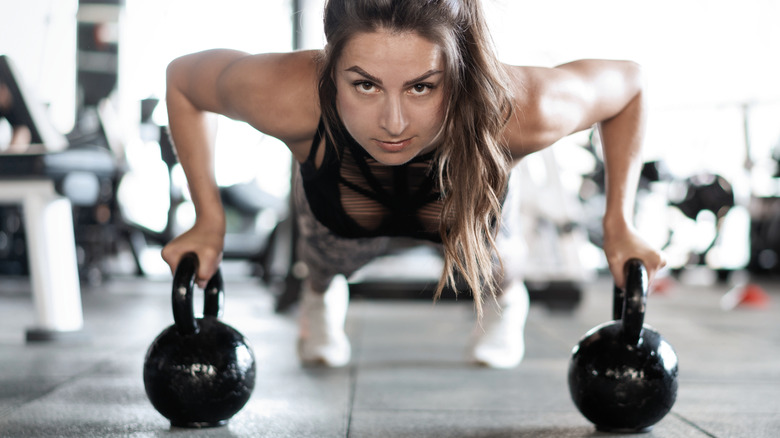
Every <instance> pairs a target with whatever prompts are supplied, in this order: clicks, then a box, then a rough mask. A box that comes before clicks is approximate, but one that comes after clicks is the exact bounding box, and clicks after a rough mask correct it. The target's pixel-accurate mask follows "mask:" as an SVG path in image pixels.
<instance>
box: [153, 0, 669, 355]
mask: <svg viewBox="0 0 780 438" xmlns="http://www.w3.org/2000/svg"><path fill="white" fill-rule="evenodd" d="M324 25H325V35H326V38H327V45H326V48H325V50H324V51H300V52H294V53H284V54H263V55H255V56H249V55H247V54H244V53H240V52H235V51H227V50H218V51H208V52H203V53H198V54H193V55H188V56H184V57H182V58H179V59H177V60H175V61H173V62H172V63H171V65H170V66H169V68H168V92H167V103H168V112H169V120H170V130H171V135H172V138H173V141H174V144H175V145H176V148H177V152H178V155H179V159H180V161H181V164H182V166H183V168H184V170H185V172H186V174H187V178H188V181H189V185H190V190H191V192H192V197H193V202H194V204H195V209H196V213H197V219H196V222H195V224H194V226H193V227H192V229H190V230H189V231H187V232H185V233H184V234H182V235H181V236H179V237H177V238H176V239H174V240H173V241H172V242H170V243H169V244H168V245H167V246H166V247H165V248H164V249H163V258H164V259H165V261H166V262H167V263H168V264H169V265H170V266H171V267H172V268H173V267H175V266H176V265H177V264H178V261H179V259H180V257H181V256H182V254H184V253H185V252H189V251H194V252H196V253H197V254H198V256H199V258H200V261H201V264H200V270H199V272H198V281H199V282H201V283H203V282H205V280H206V279H208V278H209V277H210V276H211V275H212V274H213V273H214V272H215V270H216V268H217V265H218V263H219V261H220V259H221V252H222V246H223V239H224V233H225V219H224V215H223V210H222V207H221V204H220V199H219V192H218V190H217V186H216V183H215V180H214V171H213V170H214V169H213V167H214V162H213V160H214V151H213V148H214V146H213V142H212V137H211V135H210V133H209V127H208V126H209V124H208V122H207V113H209V112H211V113H219V114H224V115H226V116H228V117H232V118H235V119H238V120H243V121H245V122H247V123H249V124H250V125H252V126H253V127H255V128H256V129H258V130H259V131H262V132H264V133H266V134H268V135H271V136H274V137H276V138H279V139H280V140H282V141H283V142H284V143H285V144H286V145H287V146H288V147H289V149H290V151H291V152H292V154H293V157H294V158H295V160H296V161H297V162H298V163H299V164H300V173H299V175H298V178H296V182H295V184H294V187H293V196H294V199H295V201H296V208H297V211H298V212H299V215H298V216H299V225H300V229H301V238H300V241H299V242H298V248H299V253H300V256H301V257H302V259H303V261H305V262H306V263H307V265H308V266H309V271H310V273H309V276H308V278H307V279H306V280H305V281H304V285H303V293H302V300H301V307H300V329H301V333H300V338H299V349H298V352H299V355H300V358H301V360H302V362H303V363H304V364H323V365H326V366H341V365H344V364H346V363H347V362H348V361H349V359H350V345H349V341H348V339H347V337H346V335H345V334H344V318H345V314H346V305H347V300H348V291H347V284H346V279H345V276H348V275H349V274H351V273H352V272H354V271H355V270H356V269H358V268H359V267H360V266H362V265H363V264H365V263H366V262H368V261H370V260H371V259H372V258H373V257H376V256H377V255H379V254H381V253H382V251H383V249H384V248H385V246H386V244H387V238H388V236H409V237H414V238H420V239H427V240H430V241H433V242H440V247H441V249H442V251H443V255H444V261H445V269H444V272H443V274H442V278H441V279H440V281H439V286H438V292H439V293H440V292H441V290H442V289H443V287H445V286H446V285H447V284H452V283H453V282H454V275H455V274H456V273H457V274H458V275H460V276H461V277H462V278H463V279H464V280H465V281H466V283H467V284H468V285H469V286H470V288H471V289H472V291H473V293H474V296H475V305H476V309H477V313H478V314H479V315H480V316H481V319H480V324H479V326H478V328H477V329H476V330H475V332H474V337H473V340H472V342H471V344H470V356H471V359H472V360H474V361H475V362H477V363H480V364H482V365H486V366H491V367H497V368H511V367H514V366H516V365H517V364H518V363H519V362H520V361H521V360H522V357H523V352H524V343H523V327H524V324H525V318H526V315H527V312H528V294H527V291H526V290H525V287H524V286H523V283H522V279H521V278H518V276H517V275H512V274H511V272H513V270H512V269H507V270H503V266H502V264H501V262H500V254H497V250H496V248H497V247H499V246H500V242H498V240H500V235H501V233H499V232H498V231H499V229H500V219H501V206H502V201H503V199H504V198H505V196H506V193H505V192H506V187H507V182H508V175H509V171H510V169H511V168H512V165H513V164H514V163H516V162H517V161H518V160H520V159H521V158H522V157H524V156H526V155H528V154H530V153H532V152H535V151H538V150H540V149H543V148H545V147H547V146H549V145H551V144H552V143H554V142H555V141H557V140H558V139H560V138H562V137H564V136H566V135H569V134H571V133H574V132H577V131H581V130H584V129H588V128H590V127H591V126H593V125H594V124H599V128H600V129H601V134H602V138H603V143H604V149H605V160H606V165H607V172H608V195H607V207H606V212H605V215H604V229H605V244H604V250H605V253H606V255H607V259H608V262H609V267H610V270H611V272H612V274H613V276H614V277H615V281H616V283H617V284H618V285H622V284H623V282H624V278H623V272H622V267H623V265H624V264H625V262H626V261H627V260H628V259H630V258H634V257H636V258H640V259H642V260H643V261H644V262H645V264H646V266H647V268H648V272H649V275H650V278H652V275H653V274H654V273H655V272H656V271H657V270H658V269H659V268H661V267H662V266H663V265H664V261H663V258H662V256H661V254H660V253H658V252H657V251H656V250H654V249H653V248H651V247H649V246H648V245H647V244H646V243H645V242H644V241H643V240H642V239H641V238H640V237H639V236H638V235H637V234H636V233H635V231H634V229H633V227H632V225H631V222H632V209H633V203H634V193H635V189H636V181H637V177H638V173H639V170H640V166H641V162H640V149H641V144H642V135H643V129H644V119H645V106H644V101H643V94H642V84H641V77H640V71H639V68H638V67H637V65H635V64H633V63H631V62H618V61H605V60H584V61H577V62H572V63H569V64H565V65H561V66H558V67H556V68H533V67H520V66H508V65H503V64H501V63H500V62H499V61H498V60H497V59H496V56H495V54H494V51H493V48H492V46H491V42H490V36H489V32H488V30H487V27H486V24H485V20H484V16H483V13H482V10H481V6H480V4H479V1H477V0H428V1H420V0H330V1H328V2H327V5H326V7H325V19H324ZM531 250H533V249H532V248H531ZM494 297H495V299H494ZM483 301H484V306H483Z"/></svg>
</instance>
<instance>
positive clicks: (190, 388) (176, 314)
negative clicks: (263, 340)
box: [144, 253, 255, 428]
mask: <svg viewBox="0 0 780 438" xmlns="http://www.w3.org/2000/svg"><path fill="white" fill-rule="evenodd" d="M197 272H198V258H197V256H196V255H195V254H194V253H188V254H186V255H185V256H184V257H182V259H181V261H180V262H179V265H178V266H177V267H176V272H175V274H174V278H173V294H172V303H173V319H174V322H175V323H174V324H173V325H171V326H169V327H168V328H166V329H165V330H163V332H162V333H160V335H159V336H157V338H156V339H155V340H154V342H152V345H150V346H149V350H148V351H147V352H146V360H145V362H144V387H145V388H146V395H147V396H148V397H149V400H150V401H151V402H152V406H154V408H155V409H157V411H158V412H160V413H161V414H162V415H163V416H164V417H166V418H168V419H169V420H170V421H171V426H175V427H190V428H193V427H194V428H201V427H215V426H223V425H225V424H227V422H228V420H229V419H230V418H231V417H232V416H233V415H235V414H236V413H237V412H238V411H239V410H241V408H243V407H244V405H245V404H246V402H247V401H248V400H249V397H250V395H251V394H252V390H253V389H254V386H255V356H254V353H253V352H252V348H251V347H250V346H249V344H248V343H247V341H246V340H245V339H244V336H242V335H241V333H239V332H238V331H236V330H235V329H234V328H233V327H230V326H229V325H227V324H224V323H222V322H220V321H219V320H218V318H219V316H220V313H221V311H222V303H223V299H224V287H223V281H222V275H221V273H220V272H219V271H217V273H216V274H215V275H214V277H212V278H211V280H209V282H208V285H207V286H206V289H205V290H204V295H205V298H204V301H205V303H204V307H203V318H198V319H196V318H195V315H194V309H193V300H192V295H193V287H194V285H195V275H196V273H197Z"/></svg>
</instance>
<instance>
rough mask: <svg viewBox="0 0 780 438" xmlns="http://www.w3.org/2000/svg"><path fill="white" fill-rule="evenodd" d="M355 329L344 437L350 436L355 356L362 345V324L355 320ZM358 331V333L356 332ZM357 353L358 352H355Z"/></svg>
mask: <svg viewBox="0 0 780 438" xmlns="http://www.w3.org/2000/svg"><path fill="white" fill-rule="evenodd" d="M355 328H356V329H355V330H353V332H354V333H356V335H355V337H354V339H353V341H354V342H353V343H352V345H353V346H354V347H357V348H353V349H352V364H351V365H350V369H349V401H348V402H347V419H346V420H347V424H346V428H345V429H346V430H345V432H346V433H345V435H344V436H345V437H346V438H349V436H350V430H351V428H352V411H353V410H354V409H355V397H356V393H357V375H358V361H357V356H359V354H360V351H361V350H362V346H363V331H362V330H361V329H362V328H363V327H362V324H361V323H359V322H357V323H356V324H355ZM357 333H359V335H358V334H357ZM355 353H358V354H355Z"/></svg>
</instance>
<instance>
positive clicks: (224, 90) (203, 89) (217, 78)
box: [162, 50, 318, 285]
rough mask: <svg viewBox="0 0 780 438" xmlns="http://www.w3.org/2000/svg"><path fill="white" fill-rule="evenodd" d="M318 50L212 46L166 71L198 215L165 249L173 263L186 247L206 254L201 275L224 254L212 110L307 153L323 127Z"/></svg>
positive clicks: (175, 130)
mask: <svg viewBox="0 0 780 438" xmlns="http://www.w3.org/2000/svg"><path fill="white" fill-rule="evenodd" d="M314 59H315V58H314V56H313V53H306V52H296V53H287V54H266V55H254V56H250V55H247V54H245V53H242V52H237V51H232V50H212V51H206V52H201V53H195V54H192V55H187V56H183V57H181V58H178V59H176V60H174V61H173V62H172V63H171V64H170V65H169V67H168V71H167V94H166V100H167V106H168V119H169V127H170V133H171V137H172V139H173V143H174V145H175V147H176V152H177V155H178V158H179V161H180V163H181V165H182V168H183V169H184V172H185V174H186V175H187V182H188V184H189V188H190V193H191V195H192V200H193V204H194V206H195V212H196V220H195V224H194V226H193V227H192V229H190V230H189V231H187V232H185V233H183V234H182V235H180V236H178V237H177V238H176V239H174V240H173V241H171V242H170V243H169V244H168V245H166V247H165V248H164V249H163V252H162V255H163V259H164V260H165V261H166V262H167V263H168V264H169V265H170V266H171V268H172V269H174V268H175V267H176V266H177V265H178V262H179V260H180V258H181V256H182V255H184V253H186V252H190V251H192V252H195V253H197V254H198V258H199V260H200V269H199V271H198V282H199V284H201V285H203V284H205V282H206V281H207V280H208V279H209V278H210V277H211V276H212V275H213V274H214V272H215V271H216V269H217V266H218V264H219V262H220V260H221V257H222V249H223V244H224V235H225V217H224V210H223V208H222V203H221V200H220V195H219V188H218V187H217V182H216V180H215V175H214V129H213V127H214V125H213V123H212V119H213V116H214V114H222V115H225V116H228V117H231V118H234V119H237V120H242V121H245V122H247V123H249V124H250V125H252V126H254V127H255V128H257V129H258V130H260V131H262V132H264V133H266V134H268V135H271V136H274V137H277V138H279V139H280V140H282V141H284V142H285V143H286V144H287V145H288V146H289V147H290V149H291V151H292V152H293V154H294V155H295V156H296V157H299V156H304V157H305V156H306V153H307V150H305V147H306V146H308V143H307V142H305V141H303V139H308V140H309V142H310V141H311V140H310V139H311V138H312V137H313V134H314V131H315V130H316V127H317V117H318V113H317V110H318V108H317V107H316V100H315V99H314V98H313V96H314V90H315V88H314V84H315V81H314V79H313V78H314V77H315V75H314V72H316V68H315V64H314Z"/></svg>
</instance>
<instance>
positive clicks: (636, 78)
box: [624, 61, 647, 96]
mask: <svg viewBox="0 0 780 438" xmlns="http://www.w3.org/2000/svg"><path fill="white" fill-rule="evenodd" d="M624 65H625V66H624V75H625V78H626V79H625V80H626V85H627V87H628V89H629V90H630V92H629V94H630V95H632V96H637V95H641V94H643V91H644V90H645V89H646V88H647V83H646V77H645V72H644V69H643V67H642V65H641V64H639V63H638V62H635V61H625V62H624Z"/></svg>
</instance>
